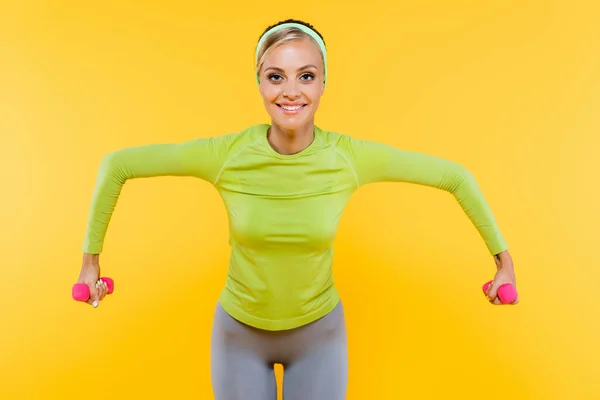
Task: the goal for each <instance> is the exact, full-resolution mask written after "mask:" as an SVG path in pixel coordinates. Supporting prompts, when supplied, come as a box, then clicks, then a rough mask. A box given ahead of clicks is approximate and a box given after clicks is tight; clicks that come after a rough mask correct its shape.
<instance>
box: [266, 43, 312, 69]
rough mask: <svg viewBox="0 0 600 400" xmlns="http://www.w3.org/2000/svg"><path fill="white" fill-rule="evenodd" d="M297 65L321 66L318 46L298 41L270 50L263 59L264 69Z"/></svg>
mask: <svg viewBox="0 0 600 400" xmlns="http://www.w3.org/2000/svg"><path fill="white" fill-rule="evenodd" d="M299 64H302V65H304V64H314V65H321V64H322V56H321V50H320V49H319V46H318V45H317V44H316V43H314V42H313V41H311V40H309V39H298V40H293V41H290V42H285V43H282V44H280V45H278V46H276V47H274V48H272V49H271V50H270V51H269V52H268V53H267V56H266V57H265V63H264V66H265V67H269V66H278V67H284V66H286V65H289V66H297V65H299Z"/></svg>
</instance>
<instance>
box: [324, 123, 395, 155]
mask: <svg viewBox="0 0 600 400" xmlns="http://www.w3.org/2000/svg"><path fill="white" fill-rule="evenodd" d="M320 133H321V137H322V138H323V141H325V142H327V144H328V145H330V146H332V147H334V148H335V149H336V150H337V151H340V152H342V153H344V154H346V155H348V156H354V155H356V153H357V152H358V153H360V152H362V151H364V150H366V149H367V150H368V149H369V148H371V147H381V146H385V145H384V144H382V143H378V142H373V141H370V140H366V139H361V138H358V137H355V136H352V135H350V134H347V133H343V132H337V131H327V130H323V129H320Z"/></svg>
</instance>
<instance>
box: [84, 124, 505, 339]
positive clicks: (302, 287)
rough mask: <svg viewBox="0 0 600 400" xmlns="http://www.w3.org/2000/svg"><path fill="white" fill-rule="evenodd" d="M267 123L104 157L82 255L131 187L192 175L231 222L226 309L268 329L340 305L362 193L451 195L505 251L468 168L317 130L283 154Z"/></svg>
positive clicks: (99, 241)
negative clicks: (337, 267)
mask: <svg viewBox="0 0 600 400" xmlns="http://www.w3.org/2000/svg"><path fill="white" fill-rule="evenodd" d="M268 128H269V125H268V124H260V125H255V126H251V127H248V128H246V129H244V130H242V131H240V132H236V133H230V134H224V135H222V136H217V137H210V138H197V139H193V140H190V141H186V142H183V143H175V144H151V145H145V146H137V147H131V148H125V149H121V150H117V151H114V152H112V153H110V154H107V155H106V156H105V157H104V158H103V160H102V163H101V166H100V169H99V173H98V177H97V181H96V186H95V189H94V192H93V197H92V202H91V209H90V214H89V219H88V224H87V231H86V235H85V240H84V244H83V251H84V252H86V253H90V254H99V253H100V252H101V251H102V247H103V242H104V237H105V234H106V231H107V227H108V224H109V220H110V218H111V215H112V212H113V210H114V207H115V205H116V203H117V199H118V196H119V193H120V191H121V188H122V186H123V184H124V183H125V182H126V181H127V180H128V179H134V178H147V177H154V176H193V177H197V178H200V179H202V180H204V181H207V182H210V183H211V184H212V185H213V186H214V187H215V188H216V190H217V191H218V192H219V194H220V195H221V197H222V199H223V201H224V203H225V206H226V209H227V214H228V219H229V230H230V235H229V236H230V245H231V254H230V262H229V268H228V273H227V279H226V284H225V286H224V288H223V290H222V292H221V295H220V298H219V300H220V302H221V305H222V307H223V308H224V309H225V311H227V312H228V313H229V314H230V315H231V316H232V317H234V318H236V319H238V320H239V321H241V322H244V323H246V324H248V325H251V326H254V327H257V328H260V329H265V330H284V329H291V328H294V327H298V326H301V325H304V324H307V323H309V322H312V321H314V320H316V319H318V318H320V317H322V316H324V315H326V314H327V313H328V312H330V311H331V310H332V309H333V308H334V307H335V305H336V304H337V302H338V300H339V297H338V296H339V295H338V292H337V290H336V288H335V285H334V281H333V278H332V261H333V243H334V239H335V236H336V230H337V228H338V223H339V221H340V217H341V215H342V211H343V210H344V206H345V205H346V203H347V202H348V200H349V199H350V196H351V195H352V194H353V193H354V192H355V191H356V190H357V189H358V188H360V187H361V186H364V185H367V184H369V183H374V182H408V183H414V184H420V185H426V186H430V187H434V188H437V189H441V190H444V191H447V192H449V193H451V194H452V195H453V196H454V197H455V198H456V200H457V201H458V203H459V204H460V206H461V207H462V209H463V211H464V212H465V213H466V215H467V216H468V217H469V218H470V220H471V221H472V223H473V224H474V226H475V227H476V229H477V230H478V232H479V234H480V235H481V237H482V238H483V240H484V242H485V244H486V246H487V249H488V250H489V252H490V253H491V254H492V255H494V254H497V253H500V252H502V251H504V250H506V249H507V246H506V243H505V241H504V239H503V237H502V235H501V233H500V231H499V229H498V226H497V224H496V221H495V219H494V216H493V215H492V212H491V210H490V208H489V206H488V204H487V203H486V200H485V199H484V197H483V195H482V193H481V191H480V189H479V188H478V185H477V183H476V181H475V179H474V178H473V176H472V175H471V174H470V173H469V171H468V170H467V169H465V168H464V167H463V166H461V165H459V164H457V163H455V162H452V161H448V160H445V159H441V158H438V157H434V156H430V155H426V154H422V153H417V152H411V151H405V150H400V149H397V148H395V147H392V146H389V145H386V144H382V143H377V142H372V141H366V140H359V139H356V138H352V137H350V136H348V135H345V134H341V133H334V132H328V131H325V130H322V129H320V128H319V127H315V128H314V132H315V138H314V140H313V141H312V143H311V144H310V145H309V146H308V147H307V148H305V149H304V150H303V151H301V152H299V153H296V154H293V155H282V154H279V153H277V152H276V151H275V150H274V149H273V148H272V147H271V145H270V144H269V142H268V140H267V130H268Z"/></svg>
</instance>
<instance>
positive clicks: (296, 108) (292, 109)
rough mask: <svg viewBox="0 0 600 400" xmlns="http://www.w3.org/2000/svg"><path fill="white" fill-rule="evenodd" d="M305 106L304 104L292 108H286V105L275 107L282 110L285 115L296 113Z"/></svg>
mask: <svg viewBox="0 0 600 400" xmlns="http://www.w3.org/2000/svg"><path fill="white" fill-rule="evenodd" d="M305 106H306V104H298V105H294V106H287V105H282V104H277V107H279V108H281V109H282V110H283V112H284V113H286V114H294V113H297V112H299V111H300V110H301V109H303V108H304V107H305Z"/></svg>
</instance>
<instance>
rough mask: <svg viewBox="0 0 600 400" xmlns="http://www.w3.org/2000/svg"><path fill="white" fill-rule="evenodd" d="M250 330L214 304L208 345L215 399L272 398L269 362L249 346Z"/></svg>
mask: <svg viewBox="0 0 600 400" xmlns="http://www.w3.org/2000/svg"><path fill="white" fill-rule="evenodd" d="M250 335H251V332H250V330H248V329H247V327H245V326H244V325H243V324H241V323H239V322H237V321H235V320H234V319H233V318H232V317H230V316H229V315H227V314H226V313H225V311H224V310H223V309H222V308H220V306H218V307H217V310H216V311H215V318H214V322H213V329H212V335H211V347H210V371H211V380H212V386H213V393H214V398H215V400H276V399H277V384H276V381H275V372H274V369H273V365H272V364H269V363H268V360H266V359H265V357H264V355H263V354H261V351H260V348H256V347H255V346H252V342H253V338H251V337H250Z"/></svg>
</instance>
